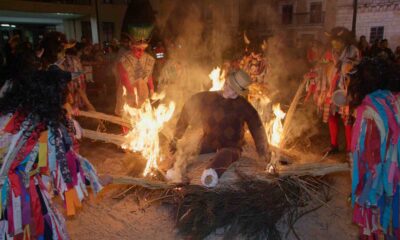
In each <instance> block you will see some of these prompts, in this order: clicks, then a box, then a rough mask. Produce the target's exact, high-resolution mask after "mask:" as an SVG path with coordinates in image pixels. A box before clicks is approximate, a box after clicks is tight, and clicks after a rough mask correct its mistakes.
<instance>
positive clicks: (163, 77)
mask: <svg viewBox="0 0 400 240" xmlns="http://www.w3.org/2000/svg"><path fill="white" fill-rule="evenodd" d="M151 2H152V5H153V8H155V10H156V11H157V14H156V24H157V26H158V28H159V29H160V32H161V35H162V39H163V40H164V43H165V45H166V48H167V56H168V58H167V61H166V63H165V64H164V65H163V68H162V69H161V74H160V76H159V78H158V81H159V86H160V88H161V89H163V90H165V91H166V92H167V99H166V100H173V101H175V102H176V104H177V108H176V109H177V112H176V114H177V115H178V114H179V111H180V109H181V107H182V105H183V103H184V101H185V100H186V99H187V98H188V97H190V96H191V95H192V94H194V93H196V92H199V91H204V90H208V89H209V88H210V87H211V86H210V84H211V80H210V79H209V78H208V74H209V73H210V72H211V70H212V69H213V68H214V67H216V66H222V63H223V59H224V57H225V55H226V53H227V52H229V50H230V51H231V52H236V54H237V55H239V54H240V53H243V52H244V40H243V31H244V30H246V32H247V35H248V37H249V38H250V41H251V44H250V46H249V47H254V46H256V48H257V47H258V48H260V45H261V43H262V42H263V41H264V40H265V41H266V42H267V46H266V48H264V49H263V50H264V51H265V52H264V56H266V59H267V74H266V76H265V78H264V82H265V83H267V84H268V88H269V90H268V92H269V94H270V95H271V96H272V95H274V97H271V100H272V103H270V104H268V106H269V107H271V106H272V105H273V104H274V103H278V102H279V103H281V104H282V106H283V110H285V111H287V109H288V107H289V104H290V103H291V100H292V98H293V96H294V94H295V93H296V91H297V89H298V87H299V85H300V84H301V81H302V80H303V79H302V76H303V74H304V73H305V72H306V70H307V65H306V63H305V61H304V55H305V49H304V48H303V46H300V45H298V44H297V43H298V41H297V37H296V35H294V34H293V32H291V31H288V30H287V28H286V29H285V28H283V27H282V25H281V15H280V9H279V4H278V3H277V1H261V0H249V1H238V4H239V5H238V6H236V7H238V8H237V9H235V6H234V4H233V5H232V4H229V3H232V2H233V1H231V0H225V1H224V0H221V1H198V0H168V1H163V0H153V1H151ZM270 95H269V96H270ZM285 106H286V108H285ZM309 108H310V109H312V110H313V107H312V106H310V107H309ZM312 110H310V111H309V110H308V109H307V110H305V111H303V110H302V111H298V113H297V114H296V117H295V120H294V121H293V122H292V125H293V126H296V127H295V128H292V129H293V130H291V131H289V132H290V137H291V138H292V139H295V138H298V137H301V136H307V137H308V136H311V135H313V134H314V133H315V131H316V130H315V129H316V128H315V126H316V121H317V120H318V118H316V117H315V116H314V113H313V111H312ZM265 113H266V114H264V115H265V116H268V117H269V116H271V114H270V113H271V111H270V110H268V109H267V110H265ZM264 120H265V121H266V122H268V121H269V119H264ZM299 126H301V127H299ZM304 133H306V134H305V135H304ZM195 140H196V141H198V140H199V139H195ZM186 141H189V142H192V141H191V139H185V140H182V141H181V142H186ZM185 145H187V144H185ZM186 157H187V156H186V155H184V154H183V153H182V154H178V161H177V163H176V165H178V167H177V168H176V169H179V170H177V171H179V172H180V170H181V169H182V168H184V167H185V166H186V165H187V161H186V162H185V161H184V159H185V158H186ZM179 159H180V160H179Z"/></svg>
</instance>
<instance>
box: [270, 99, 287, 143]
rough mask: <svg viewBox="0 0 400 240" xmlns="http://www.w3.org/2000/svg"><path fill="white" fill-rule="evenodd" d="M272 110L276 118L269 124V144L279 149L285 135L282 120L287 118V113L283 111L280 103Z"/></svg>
mask: <svg viewBox="0 0 400 240" xmlns="http://www.w3.org/2000/svg"><path fill="white" fill-rule="evenodd" d="M272 110H273V112H274V115H275V118H274V119H273V120H271V122H270V123H269V127H268V128H267V129H268V130H267V136H268V141H269V144H271V145H273V146H275V147H279V144H280V143H281V141H282V134H283V124H282V120H283V119H284V118H285V116H286V113H284V112H283V111H282V109H281V105H280V104H279V103H278V104H275V105H274V106H272Z"/></svg>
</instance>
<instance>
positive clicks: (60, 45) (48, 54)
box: [39, 32, 74, 67]
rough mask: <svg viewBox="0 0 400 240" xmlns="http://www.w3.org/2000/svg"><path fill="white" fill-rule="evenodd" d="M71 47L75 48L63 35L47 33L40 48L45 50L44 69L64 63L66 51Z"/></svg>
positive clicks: (43, 57)
mask: <svg viewBox="0 0 400 240" xmlns="http://www.w3.org/2000/svg"><path fill="white" fill-rule="evenodd" d="M71 47H74V44H70V43H68V42H67V39H66V37H65V35H64V34H63V33H60V32H49V33H46V35H45V36H44V38H43V39H42V41H41V42H40V46H39V48H40V49H43V54H42V56H41V58H42V62H43V63H44V67H47V66H48V65H49V64H53V63H56V62H58V61H62V60H63V59H64V57H65V50H66V49H68V48H71Z"/></svg>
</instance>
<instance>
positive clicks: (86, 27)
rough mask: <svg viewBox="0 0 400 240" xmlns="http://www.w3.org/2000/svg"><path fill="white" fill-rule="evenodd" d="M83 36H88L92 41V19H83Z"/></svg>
mask: <svg viewBox="0 0 400 240" xmlns="http://www.w3.org/2000/svg"><path fill="white" fill-rule="evenodd" d="M81 27H82V37H83V38H86V39H87V40H88V41H89V42H92V26H91V25H90V21H82V22H81Z"/></svg>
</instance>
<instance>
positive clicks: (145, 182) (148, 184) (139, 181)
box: [111, 176, 176, 189]
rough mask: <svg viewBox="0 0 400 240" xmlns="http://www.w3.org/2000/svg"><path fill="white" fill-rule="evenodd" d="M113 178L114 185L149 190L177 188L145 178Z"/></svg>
mask: <svg viewBox="0 0 400 240" xmlns="http://www.w3.org/2000/svg"><path fill="white" fill-rule="evenodd" d="M111 177H112V178H113V184H125V185H138V186H141V187H144V188H148V189H168V188H173V187H176V186H175V185H173V184H168V183H165V182H161V181H156V180H150V179H145V178H134V177H127V176H111Z"/></svg>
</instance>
